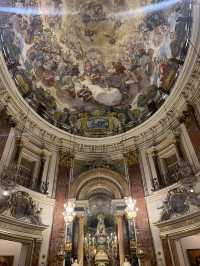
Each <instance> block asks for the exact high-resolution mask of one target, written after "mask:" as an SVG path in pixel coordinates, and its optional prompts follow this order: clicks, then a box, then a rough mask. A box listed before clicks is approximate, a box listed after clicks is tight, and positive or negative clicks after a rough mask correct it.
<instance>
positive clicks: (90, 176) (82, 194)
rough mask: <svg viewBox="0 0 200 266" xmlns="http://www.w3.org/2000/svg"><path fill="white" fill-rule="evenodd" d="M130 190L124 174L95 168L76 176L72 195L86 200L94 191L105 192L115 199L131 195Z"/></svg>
mask: <svg viewBox="0 0 200 266" xmlns="http://www.w3.org/2000/svg"><path fill="white" fill-rule="evenodd" d="M128 191H129V190H128V183H127V181H126V179H125V177H124V176H122V175H120V174H119V173H117V172H115V171H113V170H110V169H106V168H95V169H92V170H88V171H85V172H83V173H82V174H80V175H79V176H78V177H76V178H75V180H74V182H73V183H72V186H71V191H70V197H71V198H76V199H79V200H84V199H88V197H89V196H90V195H92V194H94V193H98V192H101V193H102V192H104V193H106V194H110V195H112V198H114V199H122V198H123V197H125V196H128V195H129V192H128Z"/></svg>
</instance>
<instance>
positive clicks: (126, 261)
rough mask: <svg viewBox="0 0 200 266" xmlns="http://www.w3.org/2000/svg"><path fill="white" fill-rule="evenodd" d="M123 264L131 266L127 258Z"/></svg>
mask: <svg viewBox="0 0 200 266" xmlns="http://www.w3.org/2000/svg"><path fill="white" fill-rule="evenodd" d="M123 266H131V264H130V262H129V261H128V259H127V258H125V260H124V264H123Z"/></svg>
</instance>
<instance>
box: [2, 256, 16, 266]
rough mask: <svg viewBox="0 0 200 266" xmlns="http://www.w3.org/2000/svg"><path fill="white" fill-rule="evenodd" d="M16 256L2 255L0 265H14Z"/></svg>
mask: <svg viewBox="0 0 200 266" xmlns="http://www.w3.org/2000/svg"><path fill="white" fill-rule="evenodd" d="M13 262H14V256H0V266H13Z"/></svg>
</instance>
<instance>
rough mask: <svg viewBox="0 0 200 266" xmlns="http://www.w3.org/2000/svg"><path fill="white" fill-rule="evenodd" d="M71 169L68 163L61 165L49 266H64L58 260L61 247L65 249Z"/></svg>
mask: <svg viewBox="0 0 200 266" xmlns="http://www.w3.org/2000/svg"><path fill="white" fill-rule="evenodd" d="M69 174H70V168H69V165H68V163H63V162H62V163H60V164H59V169H58V177H57V187H56V195H55V200H56V202H55V208H54V218H53V226H52V233H51V240H50V248H49V264H48V265H51V266H56V265H62V264H59V262H58V259H56V254H57V252H58V250H59V247H60V246H62V247H64V233H65V221H64V217H63V211H64V204H65V202H66V200H67V197H68V183H69Z"/></svg>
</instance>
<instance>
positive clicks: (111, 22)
mask: <svg viewBox="0 0 200 266" xmlns="http://www.w3.org/2000/svg"><path fill="white" fill-rule="evenodd" d="M5 2H7V3H6V5H7V6H8V4H9V3H10V5H12V7H13V12H11V13H4V15H3V16H1V20H0V23H1V47H2V51H3V55H4V58H5V60H6V62H7V65H8V69H9V71H10V72H11V74H12V77H13V79H14V81H15V83H16V87H17V88H18V90H19V92H20V93H21V95H22V96H23V97H24V98H25V100H26V101H27V102H28V103H29V104H30V106H31V107H32V108H33V109H34V110H35V111H36V112H37V113H38V114H40V115H41V116H42V117H43V118H44V119H46V120H47V121H49V122H50V123H51V124H53V125H55V126H57V127H59V128H61V129H63V130H65V131H67V132H69V133H72V134H76V135H81V136H87V137H103V136H110V135H115V134H119V133H122V132H125V131H127V130H129V129H131V128H133V127H135V126H137V125H138V124H141V123H142V122H143V121H145V120H147V119H148V118H149V117H150V116H151V115H152V114H153V113H155V112H156V111H157V110H158V109H159V107H160V106H161V105H162V104H163V102H164V101H165V99H166V98H167V97H168V96H169V95H170V93H171V91H172V89H173V87H174V84H175V81H176V79H177V77H178V75H179V73H180V70H181V67H182V65H183V63H184V59H185V56H186V53H187V45H188V42H187V39H188V36H189V34H190V21H191V20H190V19H189V17H190V11H189V8H188V3H187V1H184V2H180V1H174V2H173V4H172V2H171V5H168V6H167V5H166V6H165V8H162V1H159V0H158V1H156V0H155V1H154V0H153V1H152V2H149V3H148V2H147V1H146V2H145V1H139V0H134V1H133V0H76V1H75V0H43V1H41V0H14V1H9V0H7V1H5ZM148 6H149V7H150V8H149V9H148ZM151 7H153V8H151ZM150 11H151V12H150Z"/></svg>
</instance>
